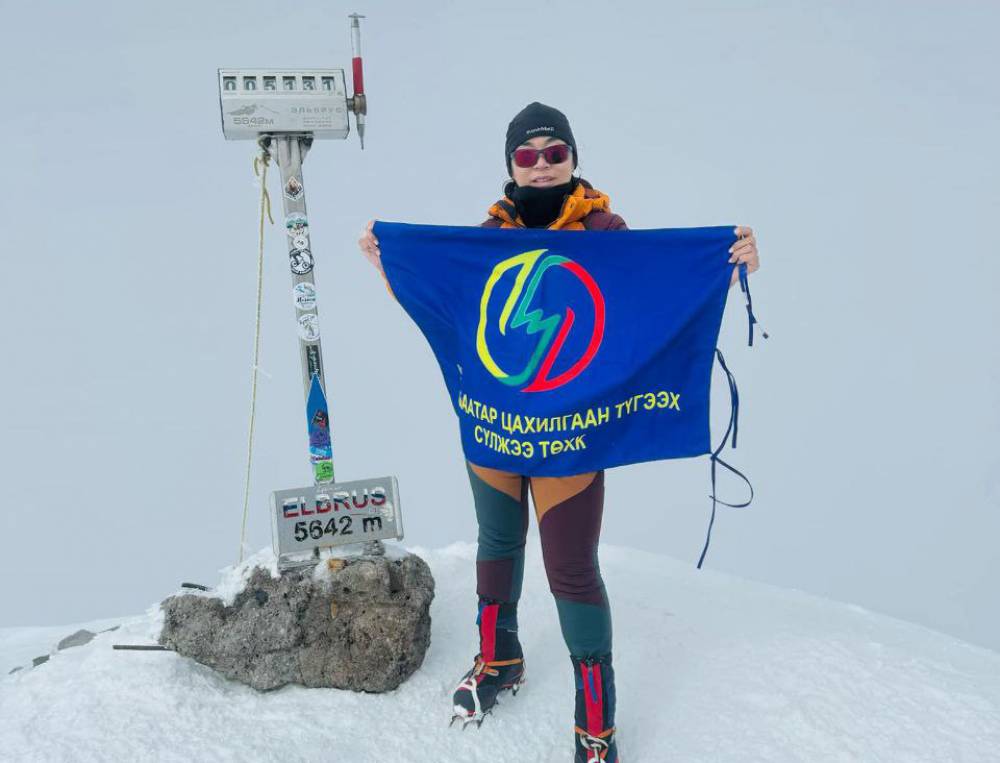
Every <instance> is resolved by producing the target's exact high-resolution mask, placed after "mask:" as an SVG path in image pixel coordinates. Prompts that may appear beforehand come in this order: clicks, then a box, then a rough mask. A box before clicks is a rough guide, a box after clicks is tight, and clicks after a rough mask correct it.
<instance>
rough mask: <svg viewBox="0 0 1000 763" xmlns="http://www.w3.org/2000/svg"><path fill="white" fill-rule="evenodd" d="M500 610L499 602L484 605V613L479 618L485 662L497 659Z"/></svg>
mask: <svg viewBox="0 0 1000 763" xmlns="http://www.w3.org/2000/svg"><path fill="white" fill-rule="evenodd" d="M499 612H500V605H499V604H487V605H486V606H485V607H483V613H482V615H481V616H480V619H479V632H480V634H481V636H482V646H481V647H480V649H481V651H482V653H483V660H484V661H485V662H491V661H492V660H495V659H496V646H497V638H496V637H497V615H498V614H499Z"/></svg>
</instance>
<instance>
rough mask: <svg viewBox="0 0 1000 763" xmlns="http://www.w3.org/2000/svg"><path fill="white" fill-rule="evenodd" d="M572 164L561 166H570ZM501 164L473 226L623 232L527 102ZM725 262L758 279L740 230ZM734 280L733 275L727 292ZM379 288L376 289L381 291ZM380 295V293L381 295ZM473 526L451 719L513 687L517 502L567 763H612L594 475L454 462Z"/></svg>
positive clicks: (745, 232) (519, 662) (567, 148)
mask: <svg viewBox="0 0 1000 763" xmlns="http://www.w3.org/2000/svg"><path fill="white" fill-rule="evenodd" d="M571 159H572V162H571V161H570V160H571ZM505 161H506V165H507V171H508V173H509V174H510V180H509V181H508V182H507V183H506V185H505V187H504V198H502V199H500V200H499V201H497V202H496V203H495V204H493V206H491V207H490V209H489V218H488V219H487V220H486V221H485V222H483V223H481V225H482V226H483V227H493V228H548V229H549V230H626V229H627V228H626V225H625V221H624V220H623V219H622V218H621V217H619V216H618V215H617V214H613V213H612V212H611V204H610V199H609V198H608V196H607V195H606V194H604V193H601V192H600V191H598V190H596V189H595V188H594V187H593V186H592V185H591V184H590V183H588V182H587V181H586V180H584V179H583V178H580V177H575V176H573V174H572V173H573V170H574V169H576V168H577V166H578V153H577V149H576V142H575V140H574V138H573V133H572V131H571V130H570V126H569V122H568V121H567V119H566V117H565V115H564V114H563V113H562V112H560V111H558V110H557V109H554V108H551V107H549V106H545V105H543V104H541V103H538V102H537V101H536V102H534V103H531V104H529V105H528V106H526V107H525V108H524V109H523V110H522V111H521V112H519V113H518V114H517V115H516V116H515V117H514V119H513V120H512V121H511V122H510V124H509V126H508V127H507V139H506V145H505ZM373 224H374V221H371V222H370V223H369V224H368V228H367V230H366V231H365V232H364V233H363V234H362V236H361V238H360V239H359V242H358V243H359V245H360V247H361V251H362V252H363V253H364V255H365V256H366V257H367V258H368V259H369V260H370V261H371V262H372V264H373V265H375V267H377V268H378V270H379V271H380V272H382V277H383V278H385V273H384V272H383V271H382V266H381V262H380V260H379V251H378V241H377V240H376V239H375V237H374V235H373V234H372V232H371V229H372V226H373ZM737 233H738V234H739V235H741V236H742V238H741V239H740V241H738V242H737V244H736V245H734V247H733V249H732V253H731V256H730V258H729V262H732V263H737V264H738V263H741V262H745V263H747V266H748V270H750V271H751V272H752V271H754V270H756V269H757V268H758V267H759V261H758V256H757V249H756V242H755V241H754V238H753V232H752V231H751V230H750V228H745V227H740V228H738V229H737ZM736 278H737V269H736V267H734V268H733V277H732V279H731V281H730V286H731V285H732V283H734V282H735V280H736ZM386 285H387V286H388V282H387V284H386ZM390 293H391V289H390ZM466 471H467V472H468V475H469V481H470V483H471V485H472V495H473V499H474V501H475V507H476V516H477V519H478V522H479V538H478V540H479V548H478V552H477V555H476V577H477V586H476V592H477V595H478V598H479V614H478V617H477V619H476V623H477V625H478V627H479V653H478V654H477V655H476V657H475V659H474V666H473V668H472V669H471V670H469V671H468V672H467V673H466V674H465V676H464V677H463V678H462V681H461V682H460V683H459V685H458V687H457V688H456V690H455V694H454V698H453V704H454V710H455V716H454V717H453V718H452V720H453V721H454V720H455V719H461V720H463V721H464V722H465V723H469V722H472V721H476V722H478V723H482V719H483V717H484V715H485V714H486V713H488V712H490V711H491V710H492V708H493V706H494V705H495V704H496V698H497V694H498V693H500V692H501V691H505V690H506V689H512V690H513V693H514V694H517V690H518V688H519V687H520V685H521V683H523V681H524V655H523V653H522V650H521V644H520V642H519V641H518V637H517V602H518V600H519V598H520V595H521V582H522V578H523V572H524V546H525V537H526V534H527V531H528V494H529V493H530V494H531V498H532V501H533V503H534V506H535V516H536V518H537V521H538V529H539V534H540V536H541V544H542V556H543V560H544V564H545V572H546V575H547V577H548V581H549V588H550V590H551V591H552V594H553V596H554V597H555V601H556V608H557V611H558V614H559V624H560V628H561V630H562V635H563V639H564V641H565V642H566V646H567V648H568V649H569V653H570V659H571V661H572V664H573V671H574V674H575V677H576V708H575V719H574V720H575V726H574V731H575V741H574V749H575V751H576V761H577V763H600V761H606V762H607V763H619V758H618V750H617V744H616V742H615V724H614V714H615V677H614V669H613V667H612V662H611V611H610V607H609V604H608V597H607V592H606V590H605V587H604V582H603V580H602V578H601V573H600V568H599V566H598V560H597V547H598V542H599V539H600V531H601V518H602V514H603V510H604V471H603V470H602V471H598V472H588V473H586V474H577V475H573V476H569V477H526V476H523V475H519V474H513V473H510V472H504V471H501V470H499V469H491V468H487V467H483V466H479V465H477V464H474V463H472V462H470V461H466Z"/></svg>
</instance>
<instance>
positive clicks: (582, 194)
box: [488, 178, 611, 230]
mask: <svg viewBox="0 0 1000 763" xmlns="http://www.w3.org/2000/svg"><path fill="white" fill-rule="evenodd" d="M610 211H611V198H610V197H609V196H608V195H607V194H606V193H602V192H601V191H598V190H597V189H596V188H594V187H593V186H592V185H591V184H590V183H588V182H587V181H586V180H584V179H583V178H580V182H579V183H578V184H577V186H576V188H574V189H573V192H572V193H571V194H569V195H568V196H566V198H565V199H564V200H563V205H562V210H561V211H560V212H559V216H558V217H556V219H555V220H554V221H553V222H552V224H551V225H549V226H548V229H549V230H559V229H560V228H565V227H573V228H577V227H581V225H572V223H579V222H580V221H581V220H583V218H584V217H586V216H587V215H589V214H590V213H591V212H610ZM488 214H489V215H490V217H495V218H497V219H498V220H500V221H501V226H500V227H501V228H524V227H525V225H524V221H523V220H521V216H520V215H518V214H517V209H516V208H515V206H514V202H513V200H512V199H511V198H510V197H509V196H504V197H503V198H502V199H500V200H499V201H498V202H496V203H495V204H494V205H493V206H491V207H490V208H489V211H488Z"/></svg>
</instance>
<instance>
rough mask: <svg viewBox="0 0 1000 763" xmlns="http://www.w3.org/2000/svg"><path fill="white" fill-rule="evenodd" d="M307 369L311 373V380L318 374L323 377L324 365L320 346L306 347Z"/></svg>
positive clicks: (311, 345) (309, 345) (308, 345)
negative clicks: (321, 359) (320, 354)
mask: <svg viewBox="0 0 1000 763" xmlns="http://www.w3.org/2000/svg"><path fill="white" fill-rule="evenodd" d="M306 368H307V369H308V371H309V378H310V379H312V378H313V377H314V376H316V375H317V374H318V375H320V376H322V375H323V364H322V362H321V361H320V357H319V345H318V344H307V345H306Z"/></svg>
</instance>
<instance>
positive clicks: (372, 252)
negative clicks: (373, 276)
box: [358, 220, 385, 278]
mask: <svg viewBox="0 0 1000 763" xmlns="http://www.w3.org/2000/svg"><path fill="white" fill-rule="evenodd" d="M374 225H375V221H374V220H369V221H368V225H367V226H366V227H365V229H364V230H363V231H362V232H361V238H359V239H358V246H359V247H360V248H361V253H362V254H363V255H364V256H365V258H366V259H367V260H368V261H369V262H370V263H371V264H372V265H374V266H375V268H376V269H377V270H378V272H379V273H381V274H382V277H383V278H385V271H384V270H382V253H381V252H380V251H379V248H378V239H377V238H375V234H374V233H372V227H373V226H374Z"/></svg>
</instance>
